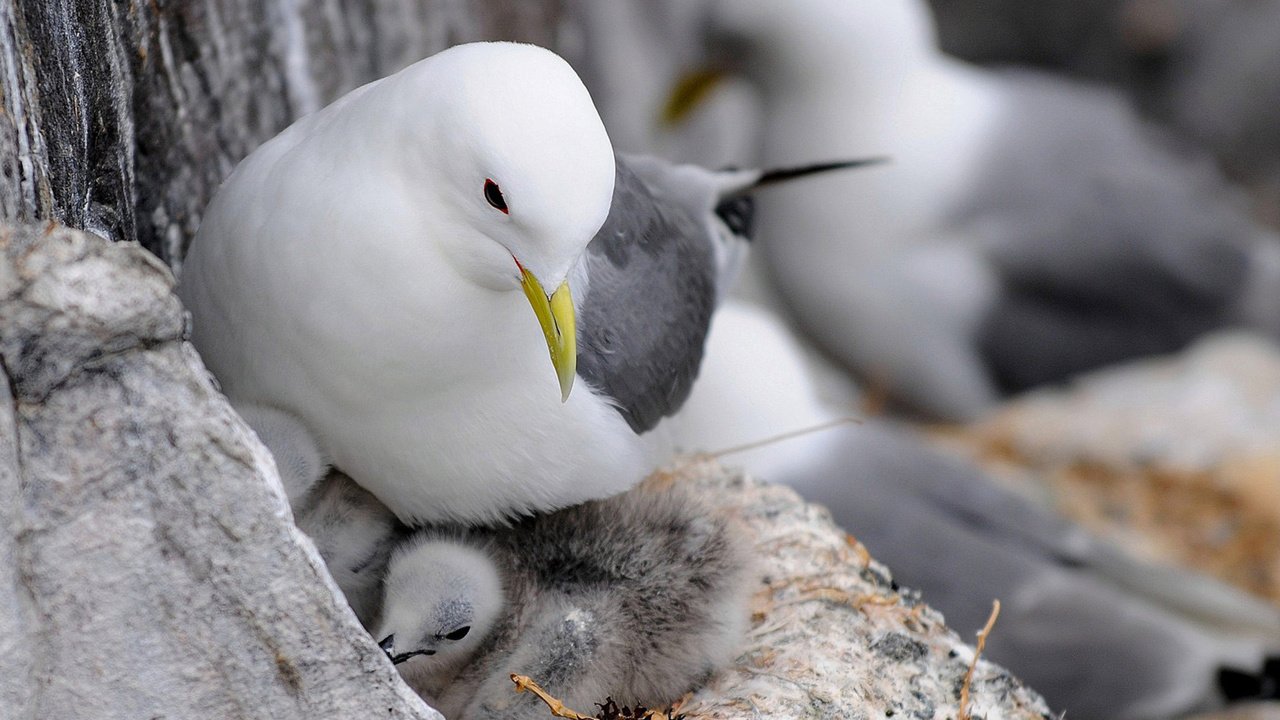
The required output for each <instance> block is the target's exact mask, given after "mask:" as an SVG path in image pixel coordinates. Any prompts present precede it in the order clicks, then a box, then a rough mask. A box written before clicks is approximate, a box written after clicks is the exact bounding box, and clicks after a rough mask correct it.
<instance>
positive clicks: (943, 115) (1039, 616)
mask: <svg viewBox="0 0 1280 720" xmlns="http://www.w3.org/2000/svg"><path fill="white" fill-rule="evenodd" d="M564 10H565V17H564V20H563V24H562V27H561V29H560V31H559V33H560V34H559V36H558V41H559V42H560V46H559V49H560V51H561V52H562V53H563V54H564V55H565V57H566V58H567V59H569V60H570V62H571V63H572V64H573V65H574V66H575V68H577V69H578V71H579V73H580V74H581V75H582V77H583V79H584V81H585V82H586V83H587V85H588V87H589V89H590V90H591V92H592V94H593V97H594V98H595V99H596V102H597V105H598V106H599V108H600V111H601V114H602V116H603V118H604V119H605V123H606V126H607V127H608V129H609V131H610V135H611V138H612V139H613V141H614V144H615V147H616V148H617V149H619V150H620V151H624V152H637V153H649V154H657V155H661V156H663V157H666V158H668V159H670V160H672V161H675V162H691V163H698V164H702V165H707V166H712V167H722V166H767V167H785V166H794V165H804V164H808V163H817V162H824V161H831V160H843V159H851V158H864V157H884V158H887V162H886V163H885V164H883V165H882V166H877V167H873V168H869V169H862V170H857V171H851V172H848V173H844V174H840V175H827V176H822V177H818V178H814V179H809V180H804V181H799V182H796V183H793V184H788V185H783V186H779V187H776V188H771V189H767V190H764V191H762V192H760V193H759V194H758V196H757V197H756V206H755V210H756V212H755V218H754V221H755V223H754V225H755V234H756V241H755V247H754V249H753V253H754V254H753V256H752V259H751V262H750V266H749V267H748V269H747V270H746V271H745V273H744V276H743V277H742V278H741V279H740V281H739V284H738V285H737V286H736V287H735V289H734V290H733V293H732V298H731V300H730V301H729V303H728V304H727V306H726V307H724V308H722V310H721V311H720V313H719V314H718V316H717V318H716V320H715V325H714V327H713V330H712V337H711V340H710V343H709V347H708V351H707V352H708V357H707V360H706V363H705V364H704V367H703V372H702V375H701V376H700V380H699V385H698V387H697V388H695V392H694V396H693V398H692V399H691V401H690V404H689V406H688V407H687V408H686V409H685V411H684V412H683V413H682V416H681V417H680V418H678V419H677V420H678V421H682V422H683V423H684V424H683V425H682V426H681V428H680V431H679V432H680V435H679V437H681V438H682V439H683V440H684V442H685V443H686V444H687V447H688V449H700V450H716V449H721V448H726V447H731V446H734V445H737V444H739V443H745V442H749V441H753V440H758V439H761V438H766V437H771V436H776V435H781V434H784V433H787V432H790V431H794V430H796V429H798V428H802V427H807V426H813V425H817V424H820V423H823V422H829V421H832V420H835V419H838V418H840V417H844V416H849V415H855V416H858V417H861V418H864V419H865V422H864V423H863V424H862V425H860V426H856V427H845V428H842V429H838V430H828V431H825V432H822V433H815V434H813V435H810V436H805V437H803V438H801V439H792V440H787V441H784V442H779V443H776V444H773V445H770V446H768V447H766V448H764V449H761V450H757V451H753V452H749V453H742V454H735V455H730V456H726V457H725V458H724V461H725V462H727V463H730V464H733V463H741V464H743V465H745V466H746V467H747V469H748V470H749V471H751V472H753V473H755V474H757V475H759V476H762V477H764V478H766V479H770V480H775V481H781V482H787V483H789V484H791V485H793V486H794V487H796V488H797V489H799V490H800V491H801V492H802V493H803V494H806V496H808V497H810V498H811V499H815V500H818V501H820V502H823V503H824V504H827V505H828V506H829V507H830V508H831V509H832V512H833V514H834V515H835V517H836V519H837V521H838V522H840V523H841V524H842V525H843V526H844V527H845V528H846V529H847V530H848V531H849V532H851V533H852V534H853V535H854V536H856V537H858V538H859V539H860V540H862V541H863V542H865V543H866V544H867V545H868V547H869V548H870V549H871V551H872V552H873V554H875V555H876V556H877V557H879V558H881V559H882V560H884V561H885V562H886V563H887V564H888V565H889V566H890V567H891V568H893V570H894V572H895V576H896V577H897V578H898V580H899V581H900V582H902V583H904V584H905V585H909V586H912V587H916V588H919V589H921V590H922V591H923V593H924V597H925V599H926V601H928V602H930V603H931V604H934V605H935V606H937V607H939V608H941V609H942V610H943V611H944V613H945V614H946V616H947V618H948V622H949V623H950V624H951V625H952V626H953V627H955V628H956V629H957V630H958V631H959V632H961V633H962V634H963V633H968V632H972V631H974V630H976V629H977V628H978V627H980V626H981V623H982V621H983V620H984V619H985V617H986V611H987V609H988V608H989V601H990V598H991V597H995V596H998V597H1000V598H1001V599H1002V601H1004V602H1005V603H1006V608H1012V609H1011V610H1009V612H1008V614H1007V616H1006V617H1005V619H1004V621H1003V622H1004V623H1005V624H1004V626H1003V630H997V632H996V633H995V634H994V635H995V636H994V637H993V639H992V644H991V645H990V646H989V647H990V649H991V652H992V655H993V657H995V659H996V660H998V661H1000V662H1003V663H1005V664H1007V665H1008V666H1009V667H1011V668H1012V669H1013V670H1014V672H1015V673H1018V674H1020V675H1021V676H1023V677H1024V678H1025V679H1027V680H1028V681H1029V682H1030V684H1032V686H1034V687H1036V688H1037V689H1040V690H1041V691H1043V692H1045V693H1046V695H1047V697H1048V698H1049V700H1050V704H1051V706H1053V707H1054V708H1056V709H1057V708H1060V709H1065V710H1066V711H1067V716H1068V717H1072V716H1074V717H1176V716H1183V715H1186V714H1189V713H1192V712H1195V711H1197V710H1205V709H1208V708H1211V707H1214V706H1216V705H1217V704H1218V703H1219V702H1220V701H1221V698H1222V693H1223V692H1224V690H1223V683H1224V682H1227V681H1226V680H1224V678H1228V676H1227V675H1223V673H1222V669H1223V668H1224V667H1227V666H1231V665H1232V664H1233V663H1235V664H1237V665H1239V666H1241V667H1243V666H1249V667H1251V668H1252V670H1251V671H1250V673H1251V674H1253V675H1254V677H1253V678H1251V679H1249V680H1247V681H1243V682H1244V684H1243V685H1242V686H1237V687H1235V688H1231V689H1229V691H1228V694H1233V693H1234V694H1237V695H1239V696H1244V697H1247V696H1249V695H1256V696H1259V697H1261V696H1265V695H1268V694H1272V695H1274V693H1275V687H1276V686H1275V681H1276V680H1277V679H1280V673H1277V671H1276V667H1277V665H1276V664H1275V663H1273V664H1272V665H1269V666H1266V665H1265V663H1266V661H1267V659H1268V658H1274V657H1276V654H1277V652H1280V634H1278V633H1277V630H1278V629H1280V626H1277V625H1276V623H1275V618H1276V615H1275V607H1276V603H1278V602H1280V442H1278V441H1280V351H1278V350H1277V346H1276V344H1275V340H1276V336H1277V333H1278V332H1280V235H1277V227H1278V225H1280V2H1274V1H1272V0H1042V1H1041V2H1035V3H1030V2H1024V1H1022V0H930V1H929V2H926V1H925V0H875V1H874V2H873V1H872V0H793V1H790V2H786V3H782V2H776V3H775V2H763V1H752V0H683V1H677V0H645V1H635V2H618V1H613V2H598V1H595V0H582V1H581V2H569V3H567V4H566V5H565V6H564ZM1060 523H1062V524H1060ZM1080 532H1085V533H1087V535H1088V537H1090V538H1096V539H1099V540H1098V541H1099V542H1101V543H1102V544H1103V545H1102V546H1096V547H1095V546H1093V545H1091V544H1090V543H1093V542H1095V540H1093V539H1090V540H1083V539H1082V537H1083V536H1080V535H1078V534H1077V533H1080ZM1081 543H1082V544H1081ZM1103 546H1105V547H1106V548H1109V549H1107V550H1101V549H1099V548H1100V547H1103ZM1082 547H1083V548H1086V549H1081V548H1082ZM1117 548H1118V549H1119V553H1120V554H1121V555H1122V556H1123V557H1124V558H1125V560H1124V561H1123V562H1122V563H1120V565H1111V564H1110V563H1111V562H1112V561H1111V560H1110V559H1106V558H1104V556H1107V553H1109V552H1111V550H1112V549H1117ZM1108 557H1109V556H1108ZM1153 568H1154V569H1158V570H1161V571H1163V570H1177V572H1171V573H1170V574H1166V575H1160V574H1159V573H1158V572H1157V573H1156V574H1154V575H1150V576H1149V575H1148V574H1147V573H1148V570H1150V569H1153ZM1179 569H1190V570H1193V571H1194V572H1182V570H1179ZM1006 570H1007V572H1006ZM1178 573H1181V574H1178ZM1237 602H1239V604H1238V605H1236V604H1234V603H1237ZM1251 603H1252V604H1251ZM1267 608H1269V610H1268V609H1267ZM1233 616H1234V617H1235V618H1237V619H1239V620H1240V623H1239V624H1238V625H1234V626H1232V623H1231V622H1228V621H1226V620H1224V618H1230V617H1233ZM1246 616H1247V617H1249V618H1253V620H1257V622H1256V623H1254V622H1253V620H1245V619H1244V618H1245V617H1246ZM1001 632H1004V633H1005V636H1004V637H1003V638H1001V637H1000V635H1001ZM1241 638H1246V639H1244V640H1242V639H1241ZM1172 658H1177V659H1176V660H1175V659H1172ZM1264 666H1265V667H1267V668H1269V669H1268V670H1267V671H1265V672H1262V674H1261V675H1258V673H1259V671H1260V669H1261V668H1263V667H1264ZM1267 673H1270V675H1268V674H1267ZM1268 683H1270V684H1269V685H1268ZM1264 685H1265V686H1266V687H1265V688H1264ZM1197 688H1198V689H1197ZM1242 688H1243V689H1242ZM1256 712H1259V713H1266V712H1275V711H1274V710H1266V709H1265V708H1264V709H1258V710H1256ZM1264 716H1265V715H1264Z"/></svg>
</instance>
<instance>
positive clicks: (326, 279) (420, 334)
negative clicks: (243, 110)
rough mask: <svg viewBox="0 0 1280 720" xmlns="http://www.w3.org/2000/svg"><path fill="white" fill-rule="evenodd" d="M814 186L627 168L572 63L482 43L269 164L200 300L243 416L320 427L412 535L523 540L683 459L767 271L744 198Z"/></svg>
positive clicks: (369, 100) (196, 317) (209, 219)
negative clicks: (725, 317) (707, 351)
mask: <svg viewBox="0 0 1280 720" xmlns="http://www.w3.org/2000/svg"><path fill="white" fill-rule="evenodd" d="M818 169H823V168H818ZM803 172H804V171H801V173H800V174H803ZM796 175H797V173H796V172H794V171H783V172H775V173H765V172H762V171H734V172H723V173H713V172H709V171H706V170H702V169H699V168H695V167H691V166H671V165H669V164H667V163H662V162H658V161H654V160H650V159H645V158H626V157H620V158H618V160H617V162H616V163H615V156H614V153H613V150H612V147H611V145H610V143H609V138H608V136H607V135H606V133H605V130H604V127H603V125H602V124H601V122H600V118H599V116H598V115H597V113H596V110H595V107H594V106H593V105H592V102H591V98H590V96H589V95H588V93H587V91H586V90H585V88H584V87H583V85H582V83H581V82H580V81H579V79H578V77H577V76H576V75H575V74H574V72H573V71H572V70H571V69H570V68H569V66H568V65H567V64H566V63H565V62H564V61H563V60H561V59H560V58H559V57H557V56H556V55H554V54H553V53H551V52H549V51H547V50H544V49H541V48H537V47H534V46H529V45H518V44H510V43H477V44H471V45H462V46H457V47H454V48H451V49H449V50H446V51H444V52H441V53H439V54H437V55H435V56H432V57H430V58H428V59H426V60H423V61H421V62H419V63H417V64H415V65H413V66H410V67H409V68H407V69H405V70H403V71H401V72H399V73H397V74H395V75H392V76H390V77H387V78H384V79H382V80H378V81H376V82H373V83H370V84H368V85H365V86H364V87H362V88H359V89H357V90H355V91H353V92H351V93H350V94H348V95H347V96H345V97H343V98H341V99H339V100H338V101H337V102H335V103H333V104H332V105H330V106H329V107H327V108H325V109H323V110H321V111H319V112H317V113H315V114H314V115H311V116H309V117H306V118H303V119H302V120H300V121H298V122H297V123H295V124H294V125H293V126H291V127H290V128H288V129H287V130H285V131H284V132H283V133H281V134H280V135H279V136H278V137H276V138H275V139H273V140H271V141H270V142H268V143H266V144H264V145H263V146H262V147H260V148H259V149H258V150H257V151H255V152H254V153H253V154H251V155H250V156H249V157H248V158H247V159H245V160H244V161H243V162H242V163H241V164H240V166H239V167H238V168H237V169H236V171H235V172H234V173H233V174H232V175H231V177H230V178H229V179H228V180H227V181H226V183H225V184H224V186H223V187H222V189H221V190H220V191H219V193H218V195H217V196H216V197H215V198H214V200H213V202H212V203H211V204H210V206H209V208H208V210H207V212H206V215H205V218H204V222H203V224H202V225H201V227H200V231H199V233H198V235H197V236H196V238H195V241H194V244H193V245H192V248H191V251H190V254H189V255H188V257H187V258H186V262H185V266H184V269H183V277H182V283H181V288H180V292H181V295H182V298H183V300H184V301H185V303H186V305H187V307H188V309H189V310H190V311H191V313H192V316H193V317H192V320H193V322H192V327H193V330H192V341H193V342H194V344H195V345H196V347H197V349H198V350H199V351H200V353H201V355H202V357H203V358H204V360H205V362H206V363H207V365H208V366H209V369H210V370H211V371H212V372H213V373H214V375H215V376H216V377H217V378H218V380H219V381H220V382H221V384H222V388H223V390H224V391H225V392H226V393H227V395H228V396H229V397H230V398H231V399H232V401H233V402H235V403H236V404H237V405H238V406H246V405H253V406H257V407H265V408H273V409H276V410H280V411H282V412H283V413H284V416H292V417H294V418H297V419H298V421H299V422H300V424H301V425H302V426H303V427H304V428H305V430H306V432H305V433H287V434H283V435H287V436H289V437H292V438H295V439H296V438H297V437H303V436H304V435H305V436H307V437H310V438H311V439H313V440H314V442H315V445H316V446H317V450H316V452H315V454H316V455H318V456H320V457H324V458H326V459H328V460H330V461H331V462H332V463H333V465H334V466H335V467H336V468H338V469H340V470H342V471H343V472H345V473H346V474H348V475H349V476H350V477H351V478H352V479H353V480H355V481H356V482H357V483H359V484H360V485H362V486H363V487H365V488H366V489H368V490H369V491H370V492H372V493H373V494H374V495H375V496H377V497H378V499H379V500H381V501H382V502H383V503H384V504H386V505H387V507H389V508H390V509H391V510H392V511H393V512H395V514H396V515H397V516H398V517H399V518H400V519H401V520H403V521H405V522H407V523H410V524H416V523H421V522H443V521H461V522H471V523H490V522H497V521H501V520H503V519H506V518H509V517H511V516H515V515H520V514H526V513H530V512H535V511H542V510H550V509H554V508H559V507H564V506H567V505H572V504H575V503H578V502H582V501H584V500H588V499H592V498H600V497H605V496H608V495H612V494H615V493H617V492H620V491H622V490H625V489H627V488H629V487H631V486H632V485H634V484H635V483H636V482H638V481H639V480H640V479H641V478H643V477H644V476H645V475H646V474H648V473H649V472H650V471H651V470H652V469H653V468H654V467H655V466H656V465H657V464H659V463H661V462H662V461H664V460H666V459H667V458H668V457H669V452H670V451H669V440H668V438H666V437H665V433H664V432H661V428H659V427H658V425H659V422H660V421H661V420H662V419H663V418H664V417H667V416H669V415H671V414H673V413H674V412H675V411H676V410H677V409H678V408H679V407H680V405H681V404H682V403H683V401H684V399H685V398H686V397H687V396H688V394H689V391H690V388H691V386H692V384H693V380H694V378H695V377H696V375H697V371H698V366H699V363H700V361H701V357H702V346H703V342H704V340H705V337H706V333H707V327H708V324H709V321H710V316H711V312H712V310H713V309H714V307H715V304H716V302H717V300H718V298H719V297H720V296H721V295H722V294H723V292H724V289H725V287H726V286H727V283H728V281H729V279H730V277H731V276H732V274H733V271H734V268H735V267H736V264H737V259H738V257H739V256H740V255H741V251H742V247H743V243H742V242H741V241H742V239H743V236H744V235H745V232H746V229H747V228H746V224H748V223H749V219H750V212H749V200H748V199H747V198H745V197H742V196H741V195H740V193H741V192H743V191H745V190H746V189H749V188H750V187H754V186H755V185H756V184H759V183H762V182H772V181H775V180H781V179H786V178H789V177H793V176H796ZM611 205H612V208H613V210H612V212H611V210H610V208H611ZM606 217H607V218H608V222H607V223H606V222H605V221H606ZM602 224H604V227H603V228H602V227H601V226H602ZM597 231H599V232H597ZM593 238H594V240H593ZM589 243H590V247H588V244H589ZM531 306H532V312H531V310H530V307H531ZM548 351H550V356H551V365H552V366H553V367H551V368H549V367H548V366H547V355H548ZM575 378H577V380H578V386H579V389H578V390H577V391H574V392H570V391H571V390H572V389H573V388H574V384H575ZM291 454H297V455H307V454H308V453H307V452H304V451H295V452H293V453H291ZM307 482H308V481H307V480H303V481H300V483H301V484H306V483H307Z"/></svg>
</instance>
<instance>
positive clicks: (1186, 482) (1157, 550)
mask: <svg viewBox="0 0 1280 720" xmlns="http://www.w3.org/2000/svg"><path fill="white" fill-rule="evenodd" d="M1003 425H1004V423H1000V422H993V423H989V424H987V425H986V426H979V427H977V428H974V429H972V430H970V431H955V430H947V431H945V432H938V433H935V437H937V438H939V439H940V440H941V441H942V442H943V443H944V444H945V445H946V446H948V447H950V448H952V449H957V448H958V449H960V450H961V451H962V452H963V453H964V454H966V455H968V456H970V457H971V458H972V459H974V460H976V461H977V462H979V463H980V464H982V465H983V466H984V467H986V468H987V469H988V470H989V471H991V472H992V473H993V474H994V475H995V476H996V477H998V478H1001V479H1002V480H1004V481H1006V482H1007V483H1010V484H1011V485H1013V486H1014V487H1015V489H1018V487H1019V486H1021V489H1023V490H1026V489H1028V488H1027V485H1028V484H1030V485H1034V489H1035V490H1037V491H1039V493H1040V494H1042V495H1047V497H1048V498H1049V499H1050V501H1051V502H1052V503H1053V504H1054V506H1055V507H1056V509H1057V510H1058V511H1059V512H1061V513H1062V514H1063V515H1065V516H1066V517H1069V518H1071V519H1072V520H1074V521H1076V522H1079V523H1081V524H1082V525H1084V526H1086V527H1088V528H1090V529H1091V530H1093V531H1094V532H1097V533H1099V534H1101V535H1103V536H1106V537H1109V538H1111V539H1113V540H1116V541H1118V542H1121V543H1123V544H1124V545H1125V546H1126V547H1128V548H1130V549H1132V550H1134V551H1135V552H1137V553H1139V554H1141V555H1143V556H1145V557H1148V558H1150V559H1152V560H1155V561H1160V562H1167V563H1173V564H1178V565H1183V566H1186V567H1191V568H1195V569H1197V570H1200V571H1202V572H1205V573H1208V574H1211V575H1213V576H1215V577H1217V578H1219V579H1221V580H1224V581H1226V582H1228V583H1231V584H1233V585H1235V586H1237V587H1240V588H1243V589H1245V590H1248V591H1249V592H1252V593H1255V594H1257V595H1260V596H1262V597H1266V598H1270V599H1272V600H1275V601H1277V602H1280V502H1278V501H1277V498H1280V455H1252V456H1248V457H1231V458H1227V459H1224V460H1222V461H1221V462H1218V463H1216V464H1214V465H1212V466H1211V467H1208V468H1204V469H1194V470H1192V469H1182V468H1175V467H1169V466H1166V465H1164V464H1162V463H1161V462H1160V461H1159V460H1146V461H1144V462H1136V461H1134V462H1130V463H1126V464H1123V465H1121V464H1119V463H1116V462H1105V461H1100V460H1094V459H1071V460H1062V459H1059V458H1057V457H1053V456H1052V455H1051V454H1050V453H1035V454H1034V455H1033V454H1032V453H1029V452H1028V453H1023V452H1021V451H1020V450H1019V449H1018V443H1017V438H1016V437H1015V434H1014V431H1013V429H1012V428H1010V427H1002V426H1003ZM1002 430H1006V431H1007V432H1002Z"/></svg>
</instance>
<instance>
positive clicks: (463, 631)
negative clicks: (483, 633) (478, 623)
mask: <svg viewBox="0 0 1280 720" xmlns="http://www.w3.org/2000/svg"><path fill="white" fill-rule="evenodd" d="M469 632H471V626H470V625H463V626H462V627H460V628H458V629H457V630H454V631H453V632H451V633H449V634H448V635H445V638H447V639H449V640H461V639H462V638H464V637H466V636H467V633H469Z"/></svg>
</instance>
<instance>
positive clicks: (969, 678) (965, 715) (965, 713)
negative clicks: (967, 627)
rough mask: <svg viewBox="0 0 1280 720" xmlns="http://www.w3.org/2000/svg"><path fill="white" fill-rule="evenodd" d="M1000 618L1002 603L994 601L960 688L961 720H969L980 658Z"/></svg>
mask: <svg viewBox="0 0 1280 720" xmlns="http://www.w3.org/2000/svg"><path fill="white" fill-rule="evenodd" d="M998 617H1000V601H999V600H993V601H992V602H991V617H989V618H987V624H986V625H984V626H983V627H982V631H981V632H979V633H978V646H977V648H975V649H974V651H973V662H971V663H969V670H968V672H966V673H965V674H964V684H962V685H961V686H960V720H969V687H970V684H971V683H973V673H974V671H975V670H977V669H978V658H980V657H982V649H983V648H985V647H986V646H987V636H988V635H990V634H991V628H993V627H995V624H996V618H998Z"/></svg>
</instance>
